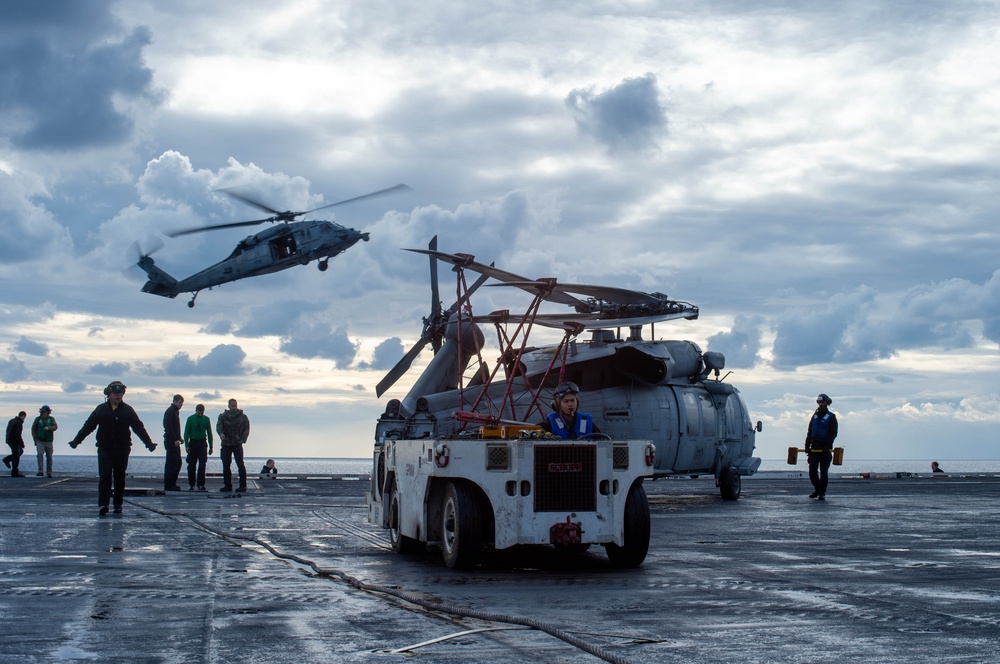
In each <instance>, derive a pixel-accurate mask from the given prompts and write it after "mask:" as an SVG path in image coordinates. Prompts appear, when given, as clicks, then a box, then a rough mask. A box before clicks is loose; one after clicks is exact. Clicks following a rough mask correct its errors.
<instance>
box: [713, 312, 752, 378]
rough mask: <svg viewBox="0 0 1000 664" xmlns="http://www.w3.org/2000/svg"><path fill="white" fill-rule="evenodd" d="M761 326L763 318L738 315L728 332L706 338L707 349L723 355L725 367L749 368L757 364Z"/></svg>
mask: <svg viewBox="0 0 1000 664" xmlns="http://www.w3.org/2000/svg"><path fill="white" fill-rule="evenodd" d="M763 325H764V317H763V316H743V315H739V316H737V317H736V320H735V321H734V322H733V327H732V329H730V331H729V332H719V333H718V334H714V335H712V336H710V337H709V338H708V348H710V349H711V350H714V351H718V352H720V353H722V354H723V355H725V356H726V366H727V367H732V368H737V367H739V368H750V367H752V366H753V365H754V364H756V362H757V353H758V352H759V351H760V348H761V335H762V330H761V328H762V326H763Z"/></svg>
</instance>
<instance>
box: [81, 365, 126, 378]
mask: <svg viewBox="0 0 1000 664" xmlns="http://www.w3.org/2000/svg"><path fill="white" fill-rule="evenodd" d="M130 368H131V367H130V366H129V363H128V362H98V363H97V364H92V365H90V368H89V369H87V373H92V374H97V375H99V376H122V375H124V374H125V373H127V372H128V370H129V369H130Z"/></svg>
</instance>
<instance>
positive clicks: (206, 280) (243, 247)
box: [133, 184, 410, 307]
mask: <svg viewBox="0 0 1000 664" xmlns="http://www.w3.org/2000/svg"><path fill="white" fill-rule="evenodd" d="M409 189H410V188H409V187H408V186H406V185H405V184H398V185H396V186H394V187H389V188H388V189H382V190H379V191H375V192H372V193H370V194H365V195H363V196H357V197H355V198H349V199H347V200H343V201H337V202H336V203H330V204H329V205H323V206H321V207H318V208H315V209H312V210H305V211H302V212H292V211H290V210H288V211H285V212H279V211H277V210H274V209H272V208H270V207H268V206H266V205H264V204H263V203H260V202H259V201H257V200H254V199H253V198H250V197H248V196H246V195H244V194H240V193H237V192H235V191H232V190H230V189H221V190H220V191H222V192H223V193H225V194H227V195H229V196H231V197H233V198H235V199H237V200H240V201H243V202H244V203H247V204H248V205H252V206H253V207H256V208H258V209H259V210H262V211H264V212H267V213H269V214H270V215H271V216H269V217H266V218H264V219H254V220H250V221H236V222H231V223H226V224H216V225H214V226H205V227H203V228H189V229H185V230H181V231H176V232H173V233H168V234H167V235H168V237H181V236H182V235H190V234H192V233H201V232H204V231H210V230H216V229H220V228H236V227H240V226H255V225H257V224H263V223H272V224H275V225H274V226H272V227H270V228H266V229H264V230H262V231H260V232H258V233H255V234H253V235H250V236H247V237H246V238H244V239H243V240H241V241H240V242H239V244H237V245H236V248H235V249H233V251H232V253H231V254H229V256H228V257H226V258H225V259H223V260H221V261H219V262H218V263H216V264H215V265H212V266H211V267H207V268H205V269H204V270H202V271H200V272H198V273H196V274H193V275H191V276H190V277H188V278H186V279H180V280H178V279H175V278H174V277H172V276H170V275H169V274H167V273H166V272H164V271H163V270H162V269H160V268H159V267H158V266H157V265H156V264H155V263H154V261H153V258H152V256H151V254H152V253H153V252H152V251H147V252H146V253H144V254H140V255H139V258H138V261H137V262H136V265H138V266H139V267H140V268H141V269H142V270H143V271H144V272H145V273H146V274H147V275H148V277H149V280H148V281H147V282H146V283H145V285H144V286H143V287H142V292H144V293H151V294H153V295H160V296H163V297H168V298H175V297H177V296H178V295H179V294H181V293H192V296H191V300H190V301H188V306H189V307H193V306H194V301H195V298H197V297H198V293H199V292H200V291H202V290H204V289H206V288H208V289H212V288H214V287H215V286H219V285H221V284H225V283H229V282H231V281H236V280H238V279H245V278H247V277H256V276H259V275H262V274H270V273H272V272H279V271H281V270H286V269H288V268H290V267H295V266H298V265H307V264H308V263H309V262H311V261H314V260H315V261H319V262H318V263H317V266H318V267H319V270H320V271H321V272H324V271H326V269H327V267H328V261H329V260H330V259H331V258H334V257H335V256H337V255H339V254H341V253H343V252H344V251H346V250H348V249H350V248H351V247H353V246H354V245H355V244H357V243H358V242H359V241H362V240H363V241H365V242H367V241H368V233H362V232H360V231H356V230H354V229H353V228H347V227H345V226H341V225H340V224H337V223H334V222H332V221H321V220H302V221H295V219H296V217H301V216H303V215H306V214H311V213H313V212H317V211H319V210H325V209H327V208H331V207H335V206H338V205H346V204H348V203H357V202H359V201H363V200H367V199H371V198H376V197H379V196H385V195H388V194H394V193H398V192H402V191H408V190H409ZM279 222H280V223H279ZM133 246H134V247H135V246H138V245H137V244H136V245H133Z"/></svg>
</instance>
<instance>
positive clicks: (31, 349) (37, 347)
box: [11, 336, 49, 357]
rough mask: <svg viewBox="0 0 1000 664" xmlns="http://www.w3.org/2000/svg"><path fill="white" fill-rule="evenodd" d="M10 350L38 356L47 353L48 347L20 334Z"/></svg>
mask: <svg viewBox="0 0 1000 664" xmlns="http://www.w3.org/2000/svg"><path fill="white" fill-rule="evenodd" d="M11 350H14V351H17V352H19V353H27V354H28V355H37V356H39V357H44V356H46V355H48V354H49V347H48V346H47V345H45V344H43V343H40V342H38V341H32V340H30V339H28V338H27V337H25V336H21V338H20V339H18V340H17V342H15V343H14V346H13V348H12V349H11Z"/></svg>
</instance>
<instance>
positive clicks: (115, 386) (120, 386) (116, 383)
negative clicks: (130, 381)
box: [104, 380, 127, 396]
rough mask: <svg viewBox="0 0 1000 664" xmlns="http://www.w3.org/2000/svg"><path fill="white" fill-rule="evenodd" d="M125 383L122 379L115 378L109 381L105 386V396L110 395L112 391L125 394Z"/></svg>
mask: <svg viewBox="0 0 1000 664" xmlns="http://www.w3.org/2000/svg"><path fill="white" fill-rule="evenodd" d="M126 389H127V388H126V387H125V383H123V382H121V381H120V380H113V381H111V382H110V383H108V386H107V387H105V388H104V396H108V395H110V394H111V393H112V392H113V393H115V394H125V390H126Z"/></svg>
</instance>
